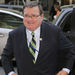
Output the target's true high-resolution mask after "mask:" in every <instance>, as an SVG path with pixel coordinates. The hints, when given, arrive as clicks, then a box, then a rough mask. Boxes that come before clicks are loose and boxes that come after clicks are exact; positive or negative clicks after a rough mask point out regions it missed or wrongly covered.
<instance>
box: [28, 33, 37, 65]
mask: <svg viewBox="0 0 75 75" xmlns="http://www.w3.org/2000/svg"><path fill="white" fill-rule="evenodd" d="M31 35H32V40H31V41H30V43H29V51H30V53H31V55H32V57H33V59H32V60H33V63H34V64H35V50H36V41H35V37H34V32H32V33H31Z"/></svg>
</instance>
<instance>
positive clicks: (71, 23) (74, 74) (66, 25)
mask: <svg viewBox="0 0 75 75" xmlns="http://www.w3.org/2000/svg"><path fill="white" fill-rule="evenodd" d="M59 26H60V27H61V29H62V31H63V32H64V34H65V35H66V37H67V38H69V40H70V41H71V42H72V43H73V45H75V8H74V9H73V10H72V11H70V12H68V13H66V14H65V15H64V16H63V18H62V20H61V22H60V25H59ZM71 75H75V63H74V66H73V69H72V71H71Z"/></svg>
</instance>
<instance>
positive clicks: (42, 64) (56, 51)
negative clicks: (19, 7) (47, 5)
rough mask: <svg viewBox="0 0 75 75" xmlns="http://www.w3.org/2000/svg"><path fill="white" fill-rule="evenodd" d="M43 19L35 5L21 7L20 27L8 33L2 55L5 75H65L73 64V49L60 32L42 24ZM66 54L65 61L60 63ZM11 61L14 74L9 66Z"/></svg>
mask: <svg viewBox="0 0 75 75" xmlns="http://www.w3.org/2000/svg"><path fill="white" fill-rule="evenodd" d="M43 16H44V14H43V10H42V7H41V5H40V4H39V3H38V2H36V1H32V2H29V3H26V4H25V6H24V19H23V22H24V25H22V26H20V27H19V28H17V29H15V30H13V31H12V32H10V33H9V37H8V40H7V44H6V46H5V48H4V51H3V53H2V59H1V60H2V64H3V67H4V70H5V73H6V75H56V74H57V75H68V73H69V71H70V70H71V68H72V65H73V61H74V60H73V59H74V56H73V55H74V47H73V46H72V44H71V43H70V42H69V40H68V39H66V37H65V36H64V35H63V33H62V31H61V30H60V28H59V27H56V26H54V25H51V24H48V23H46V22H44V21H43ZM67 50H68V52H67V54H66V58H65V59H66V61H63V60H62V61H60V60H61V59H60V58H61V57H60V56H61V54H63V52H65V51H67ZM69 51H70V52H69ZM13 57H15V60H16V64H17V70H18V74H17V73H15V71H14V69H13V66H12V63H11V60H12V58H13ZM63 57H64V56H63ZM61 62H63V64H61ZM60 65H61V67H60ZM59 69H61V70H59Z"/></svg>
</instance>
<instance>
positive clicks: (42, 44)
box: [36, 24, 48, 63]
mask: <svg viewBox="0 0 75 75" xmlns="http://www.w3.org/2000/svg"><path fill="white" fill-rule="evenodd" d="M47 36H48V35H47V29H46V27H45V25H44V24H42V25H41V31H40V38H41V39H42V40H39V41H40V46H39V53H38V57H37V61H36V63H39V61H41V59H40V58H41V56H42V54H43V53H44V51H45V50H46V49H47V48H48V47H47V46H48V42H47Z"/></svg>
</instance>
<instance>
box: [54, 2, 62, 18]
mask: <svg viewBox="0 0 75 75" xmlns="http://www.w3.org/2000/svg"><path fill="white" fill-rule="evenodd" d="M54 9H55V11H56V14H55V15H54V19H56V17H57V16H58V15H59V14H60V12H61V9H60V5H59V3H58V2H57V3H56V4H54Z"/></svg>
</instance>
